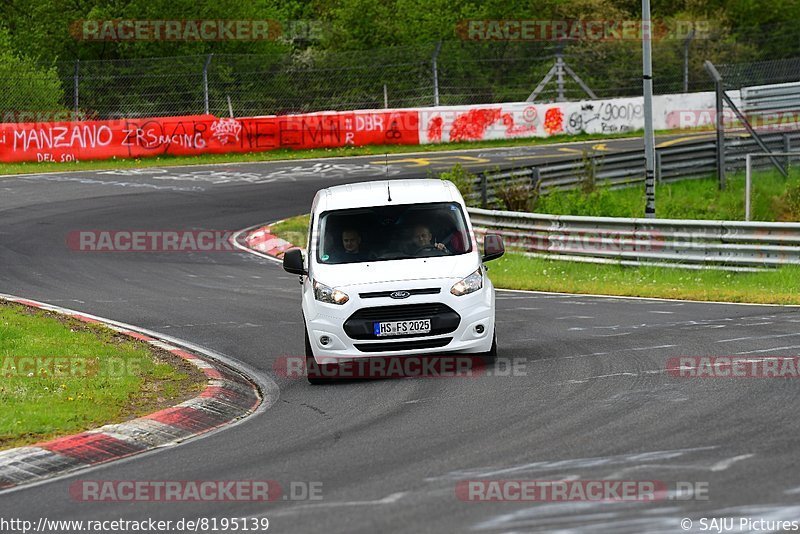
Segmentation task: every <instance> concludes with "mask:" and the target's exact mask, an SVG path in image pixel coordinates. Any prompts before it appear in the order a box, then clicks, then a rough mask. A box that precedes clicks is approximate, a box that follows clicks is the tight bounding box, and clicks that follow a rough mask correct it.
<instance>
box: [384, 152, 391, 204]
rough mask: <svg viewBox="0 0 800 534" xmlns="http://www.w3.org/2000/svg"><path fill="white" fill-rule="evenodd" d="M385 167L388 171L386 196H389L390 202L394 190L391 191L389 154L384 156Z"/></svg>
mask: <svg viewBox="0 0 800 534" xmlns="http://www.w3.org/2000/svg"><path fill="white" fill-rule="evenodd" d="M383 156H384V160H383V162H384V163H383V167H384V169H386V194H387V195H389V202H391V201H392V190H391V189H389V154H384V155H383Z"/></svg>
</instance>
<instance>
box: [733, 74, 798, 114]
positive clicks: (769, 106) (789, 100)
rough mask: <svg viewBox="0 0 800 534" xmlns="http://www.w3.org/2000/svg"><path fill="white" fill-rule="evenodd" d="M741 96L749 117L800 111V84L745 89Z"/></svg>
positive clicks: (743, 106)
mask: <svg viewBox="0 0 800 534" xmlns="http://www.w3.org/2000/svg"><path fill="white" fill-rule="evenodd" d="M741 95H742V111H744V112H745V114H747V115H749V116H753V115H765V114H769V113H781V112H786V111H795V112H797V110H800V82H793V83H779V84H773V85H759V86H756V87H743V88H742V90H741Z"/></svg>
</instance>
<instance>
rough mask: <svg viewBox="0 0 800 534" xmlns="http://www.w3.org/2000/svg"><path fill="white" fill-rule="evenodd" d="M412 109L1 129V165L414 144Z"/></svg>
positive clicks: (45, 124)
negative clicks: (21, 162)
mask: <svg viewBox="0 0 800 534" xmlns="http://www.w3.org/2000/svg"><path fill="white" fill-rule="evenodd" d="M418 118H419V114H418V113H417V112H416V111H413V110H401V111H385V112H383V111H379V112H373V111H365V112H364V111H357V112H349V113H335V112H328V113H311V114H305V115H286V116H266V117H244V118H217V117H214V116H212V115H196V116H184V117H159V118H152V119H123V120H114V121H84V122H43V123H8V124H0V161H4V162H20V161H59V162H67V161H74V160H88V159H108V158H113V157H117V158H142V157H150V156H156V155H166V154H169V155H197V154H208V153H217V154H218V153H227V152H258V151H264V150H274V149H278V148H297V149H299V148H333V147H342V146H346V145H354V146H355V145H359V146H360V145H380V144H409V145H416V144H419V123H418Z"/></svg>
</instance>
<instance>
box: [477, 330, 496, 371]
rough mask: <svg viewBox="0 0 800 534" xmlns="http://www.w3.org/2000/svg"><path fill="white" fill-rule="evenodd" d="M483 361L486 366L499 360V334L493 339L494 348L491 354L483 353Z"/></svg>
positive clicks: (490, 351)
mask: <svg viewBox="0 0 800 534" xmlns="http://www.w3.org/2000/svg"><path fill="white" fill-rule="evenodd" d="M481 360H482V361H483V363H484V365H492V364H494V362H495V361H496V360H497V332H495V334H494V336H493V337H492V348H491V349H489V352H483V353H481Z"/></svg>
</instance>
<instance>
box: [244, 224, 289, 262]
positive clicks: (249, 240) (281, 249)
mask: <svg viewBox="0 0 800 534" xmlns="http://www.w3.org/2000/svg"><path fill="white" fill-rule="evenodd" d="M279 222H282V221H276V222H274V223H269V224H263V223H261V224H256V225H255V226H250V227H249V228H245V229H243V230H239V231H238V232H236V233H235V234H234V235H233V236H232V237H231V244H233V246H234V247H236V248H237V249H239V250H241V251H243V252H248V253H250V254H255V255H256V256H260V257H262V258H266V259H268V260H273V261H283V254H284V253H285V252H286V251H287V250H290V249H293V248H299V247H297V246H296V245H294V244H292V243H290V242H288V241H286V240H285V239H282V238H280V237H278V236H276V235H275V234H273V233H272V226H273V225H275V224H278V223H279Z"/></svg>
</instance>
